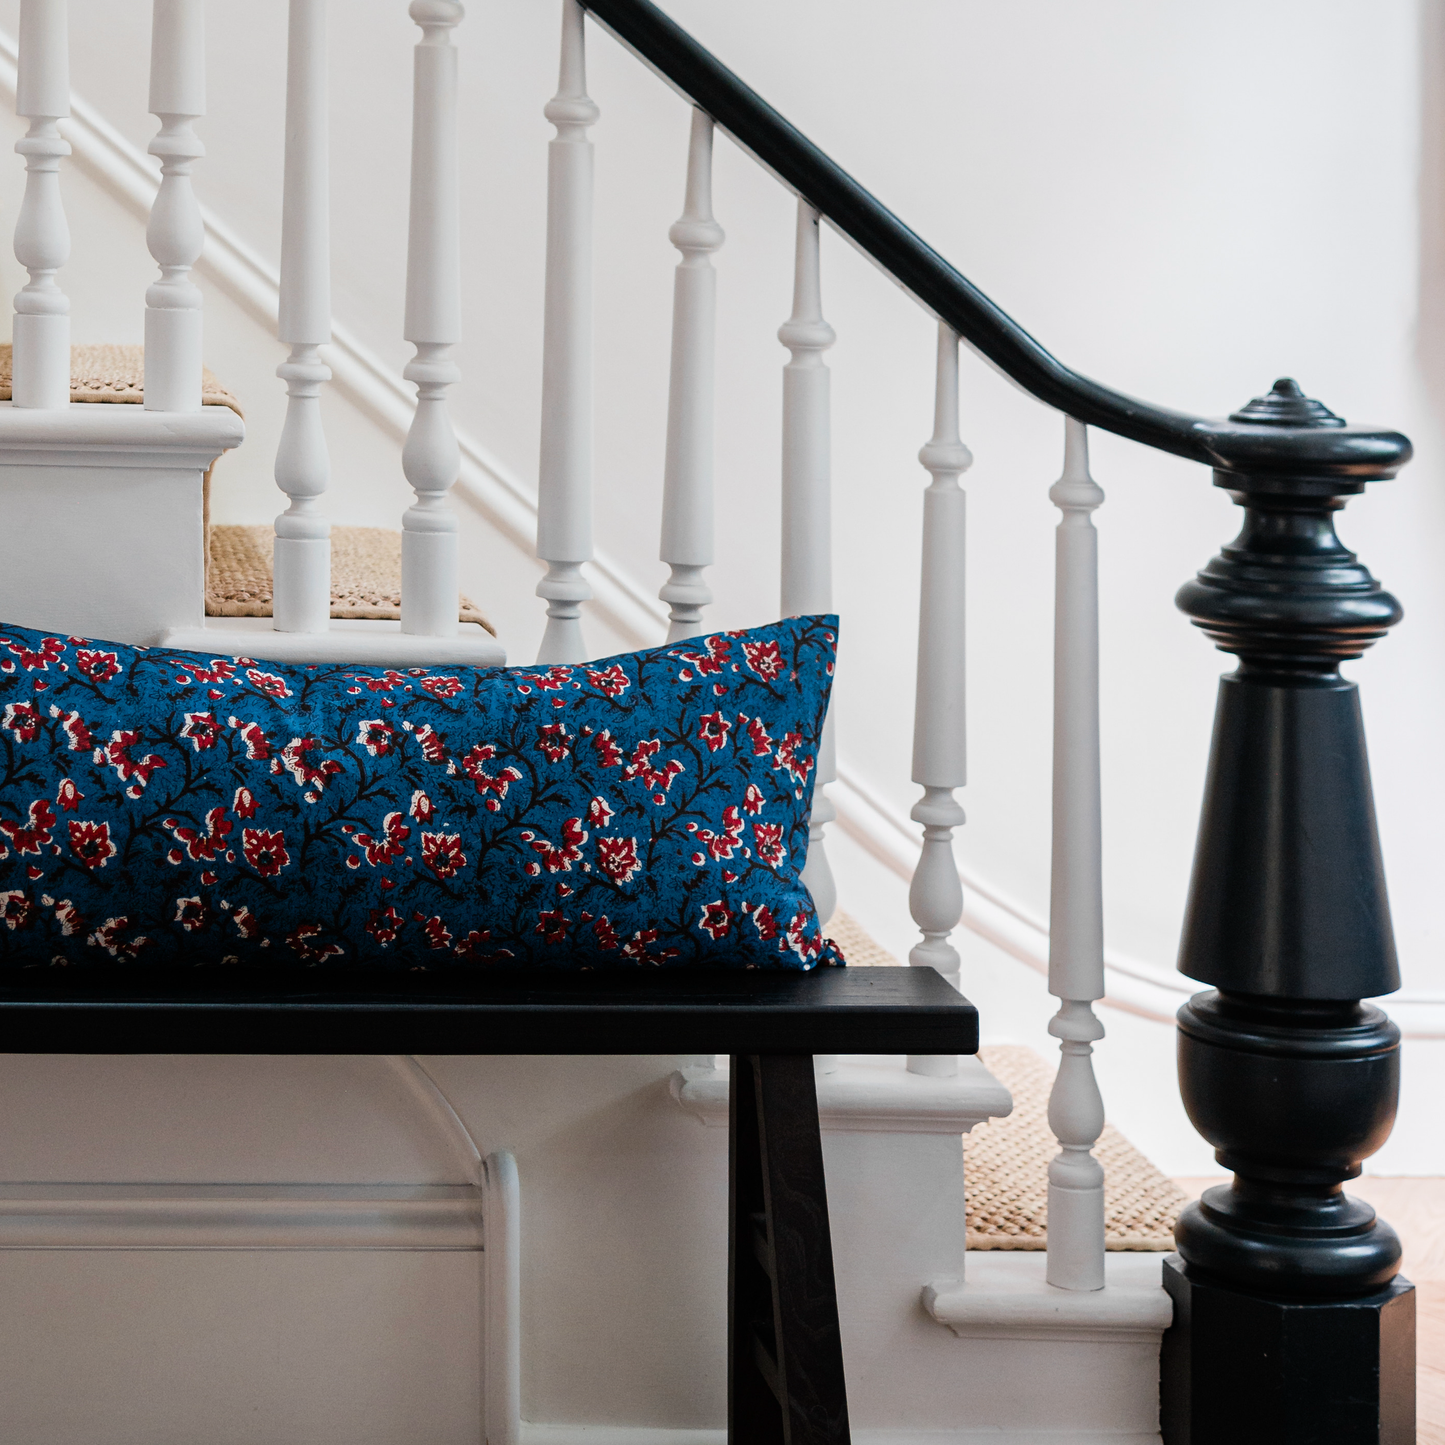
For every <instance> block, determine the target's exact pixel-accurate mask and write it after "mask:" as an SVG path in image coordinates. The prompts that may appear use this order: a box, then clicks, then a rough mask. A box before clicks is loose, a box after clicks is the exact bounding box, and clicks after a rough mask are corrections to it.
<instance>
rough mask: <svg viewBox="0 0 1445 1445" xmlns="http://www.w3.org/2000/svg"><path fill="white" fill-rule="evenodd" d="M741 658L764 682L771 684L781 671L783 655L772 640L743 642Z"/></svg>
mask: <svg viewBox="0 0 1445 1445" xmlns="http://www.w3.org/2000/svg"><path fill="white" fill-rule="evenodd" d="M743 657H744V658H745V659H746V661H747V664H748V667H749V668H751V669H752V671H753V672H755V673H757V675H758V676H759V677H760V678H762V680H763V681H764V682H772V681H773V680H774V679H775V678H776V677H778V676H779V675H780V674H781V673H782V671H783V654H782V652H781V651H780V650H779V648H778V644H777V642H776V641H775V640H774V639H773V638H766V639H763V640H761V641H758V642H744V643H743Z"/></svg>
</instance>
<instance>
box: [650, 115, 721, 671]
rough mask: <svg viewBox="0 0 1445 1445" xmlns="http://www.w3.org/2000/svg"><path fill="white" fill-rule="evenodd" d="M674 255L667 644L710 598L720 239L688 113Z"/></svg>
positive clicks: (704, 161) (686, 630)
mask: <svg viewBox="0 0 1445 1445" xmlns="http://www.w3.org/2000/svg"><path fill="white" fill-rule="evenodd" d="M667 238H668V240H670V241H671V242H672V244H673V245H674V246H676V247H677V249H678V250H679V251H681V252H682V260H681V261H679V262H678V264H677V271H676V273H675V274H674V276H673V283H672V377H671V382H670V384H669V387H668V393H667V463H666V469H665V471H664V474H663V486H662V552H661V556H662V560H663V561H664V562H666V563H667V564H668V566H669V567H670V568H671V569H672V575H671V577H669V578H668V580H667V582H666V583H665V584H664V585H663V588H662V590H661V591H660V592H659V593H658V594H657V595H658V596H659V597H660V598H661V599H662V600H663V601H664V602H666V603H669V604H670V607H669V611H668V616H669V618H670V619H671V622H672V625H671V626H670V627H669V628H668V630H667V640H668V641H669V642H681V641H682V639H683V638H685V637H695V636H696V635H697V634H698V633H699V632H701V631H702V609H703V608H704V607H706V606H707V604H708V603H709V602H711V601H712V591H711V589H710V588H709V587H708V585H707V583H706V582H704V581H703V576H702V572H703V568H704V567H710V566H711V565H712V560H713V559H712V422H713V338H714V333H715V330H716V325H715V323H716V317H717V272H716V271H714V270H713V265H712V260H711V256H712V253H713V252H714V251H716V250H717V249H718V247H720V246H721V245H722V243H723V240H724V237H723V229H722V227H721V226H719V225H718V223H717V222H716V221H715V220H714V219H713V214H712V118H711V117H710V116H708V115H705V114H704V113H703V112H702V111H700V110H694V111H693V113H692V135H691V138H690V141H689V144H688V151H687V199H686V201H685V203H684V205H683V209H682V218H681V219H680V220H679V221H677V222H676V224H675V225H674V226H673V227H672V229H671V230H670V231H669V232H668V233H667Z"/></svg>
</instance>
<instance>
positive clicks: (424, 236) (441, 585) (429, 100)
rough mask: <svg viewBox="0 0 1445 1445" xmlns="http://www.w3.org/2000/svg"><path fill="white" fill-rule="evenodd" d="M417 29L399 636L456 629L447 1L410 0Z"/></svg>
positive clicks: (457, 331)
mask: <svg viewBox="0 0 1445 1445" xmlns="http://www.w3.org/2000/svg"><path fill="white" fill-rule="evenodd" d="M408 13H409V14H410V15H411V18H412V19H413V20H414V21H415V22H416V23H417V24H418V25H419V26H421V32H422V36H421V39H420V40H419V41H418V42H417V45H416V50H415V52H414V64H413V69H412V112H411V117H412V119H411V222H410V229H409V231H408V233H407V249H406V329H405V332H404V335H405V337H406V339H407V340H408V341H410V342H411V343H412V344H413V345H414V346H415V347H416V356H415V357H413V359H412V360H411V361H409V362H408V363H407V365H406V370H405V371H404V372H403V373H402V375H404V376H405V377H406V379H407V380H408V381H414V382H415V383H416V415H415V416H414V417H413V418H412V423H411V429H410V430H409V431H408V432H407V434H406V445H405V446H404V447H403V448H402V452H401V465H402V470H403V471H404V472H405V473H406V479H407V481H408V482H410V483H411V486H412V490H413V491H415V493H416V501H415V502H414V503H413V504H412V505H411V506H410V507H408V508H407V510H406V512H405V514H404V515H403V517H402V524H401V526H402V536H401V630H402V631H403V632H413V633H421V634H423V635H425V636H427V637H451V636H454V635H455V634H456V630H457V592H458V584H457V519H456V514H455V513H454V512H453V511H452V508H451V504H450V503H449V502H448V500H447V493H448V492H449V491H450V490H451V487H452V483H453V482H455V481H456V479H457V473H458V472H459V471H460V470H461V464H462V458H461V451H460V450H459V448H458V447H457V439H456V434H455V433H454V432H453V431H452V424H451V419H450V417H449V416H448V415H447V404H446V394H447V388H448V387H449V386H451V385H452V383H453V382H455V381H458V380H460V378H461V372H460V371H458V369H457V365H456V363H455V362H454V361H453V360H452V359H451V357H450V354H449V353H450V352H451V349H452V347H453V346H455V345H456V343H457V341H458V340H459V339H460V336H461V220H460V215H459V211H458V177H457V52H456V48H455V47H454V46H453V45H452V36H451V32H452V28H453V27H454V26H455V25H457V24H459V23H460V21H461V18H462V16H463V15H464V14H465V13H466V12H465V10H464V9H463V7H462V6H461V5H460V4H459V3H457V0H412V4H411V8H410V10H409V12H408Z"/></svg>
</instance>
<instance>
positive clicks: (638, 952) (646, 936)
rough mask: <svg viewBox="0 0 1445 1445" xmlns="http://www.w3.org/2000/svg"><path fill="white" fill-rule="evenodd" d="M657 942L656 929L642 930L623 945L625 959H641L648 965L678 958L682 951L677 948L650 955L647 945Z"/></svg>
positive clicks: (665, 949)
mask: <svg viewBox="0 0 1445 1445" xmlns="http://www.w3.org/2000/svg"><path fill="white" fill-rule="evenodd" d="M656 942H657V930H656V929H655V928H640V929H638V930H637V932H636V933H634V934H633V935H632V937H631V938H630V939H629V940H628V941H627V942H626V943H624V944H623V945H622V956H623V958H633V959H640V960H643V961H645V962H648V963H661V962H662V961H663V959H666V958H676V957H677V955H678V953H679V952H680V951H681V950H679V949H676V948H664V949H662V950H661V951H660V952H658V953H649V952H648V951H647V945H648V944H649V943H656Z"/></svg>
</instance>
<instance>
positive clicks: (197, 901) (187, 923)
mask: <svg viewBox="0 0 1445 1445" xmlns="http://www.w3.org/2000/svg"><path fill="white" fill-rule="evenodd" d="M210 921H211V913H210V909H208V908H207V907H206V902H205V899H203V898H177V899H176V916H175V918H174V919H173V920H172V922H175V923H179V924H180V925H181V927H182V928H184V929H185V930H186V932H187V933H199V932H200V931H201V930H202V929H203V928H204V927H205V926H206V924H208V923H209V922H210Z"/></svg>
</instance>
